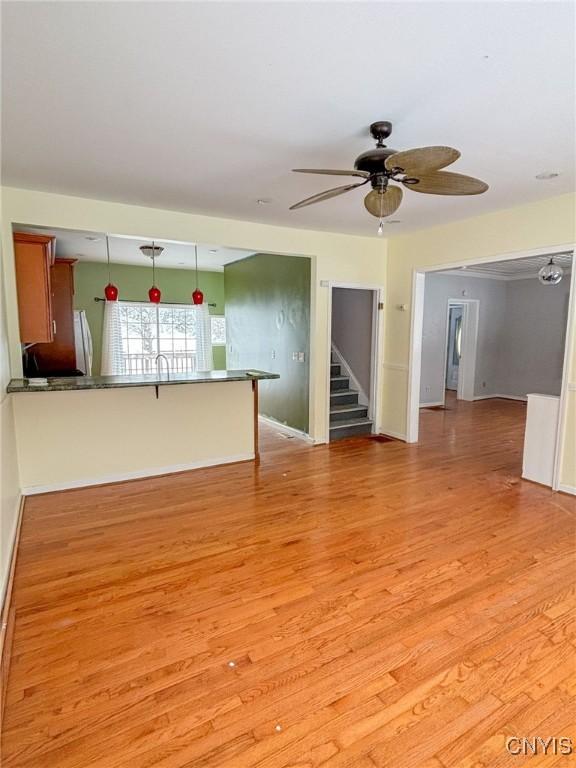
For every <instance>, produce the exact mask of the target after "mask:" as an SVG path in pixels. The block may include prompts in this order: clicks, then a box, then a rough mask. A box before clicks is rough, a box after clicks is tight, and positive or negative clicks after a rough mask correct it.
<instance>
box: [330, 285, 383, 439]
mask: <svg viewBox="0 0 576 768" xmlns="http://www.w3.org/2000/svg"><path fill="white" fill-rule="evenodd" d="M378 307H379V289H377V288H372V287H363V286H350V285H332V286H331V290H330V313H329V316H330V326H329V331H330V343H329V350H330V359H329V397H328V403H329V405H328V414H327V417H328V430H327V434H328V436H329V441H330V442H332V441H334V440H340V439H342V438H347V437H357V436H361V435H370V434H372V433H373V432H375V431H376V426H375V425H376V410H377V403H376V400H377V397H376V394H377V391H378V389H377V383H376V377H377V366H376V357H377V349H378Z"/></svg>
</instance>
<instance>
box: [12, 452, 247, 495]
mask: <svg viewBox="0 0 576 768" xmlns="http://www.w3.org/2000/svg"><path fill="white" fill-rule="evenodd" d="M254 458H255V457H254V453H241V454H238V455H237V456H227V457H225V458H217V459H204V460H202V461H191V462H189V463H187V464H173V465H172V466H168V467H152V468H150V469H142V470H137V471H136V472H122V473H119V474H117V475H104V476H103V477H91V478H90V477H87V478H83V479H82V480H68V481H64V482H61V483H50V484H49V485H29V486H25V487H24V488H23V489H22V494H23V495H24V496H36V495H37V494H39V493H54V492H56V491H71V490H74V489H75V488H90V487H92V486H97V485H112V484H114V483H125V482H129V481H130V480H142V479H143V478H146V477H161V476H162V475H175V474H177V473H179V472H189V471H190V470H192V469H207V468H208V467H221V466H223V465H224V464H239V463H240V462H244V461H254Z"/></svg>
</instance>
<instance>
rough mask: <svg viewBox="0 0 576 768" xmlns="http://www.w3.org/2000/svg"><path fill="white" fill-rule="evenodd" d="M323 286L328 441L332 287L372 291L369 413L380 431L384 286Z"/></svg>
mask: <svg viewBox="0 0 576 768" xmlns="http://www.w3.org/2000/svg"><path fill="white" fill-rule="evenodd" d="M322 285H323V287H326V288H328V328H327V333H328V335H327V344H326V348H327V353H328V354H327V360H326V393H327V395H326V413H325V424H326V441H325V442H327V443H329V442H330V361H331V359H332V289H333V288H351V289H353V290H360V291H372V297H373V299H372V344H371V347H370V354H371V356H372V366H371V367H372V371H371V376H370V395H369V396H370V405H369V410H368V415H369V417H370V418H371V419H372V432H378V430H379V428H380V397H379V392H380V355H379V350H380V334H381V328H380V325H381V323H380V314H382V315H383V314H384V313H383V312H382V313H380V310H379V309H378V305H379V304H380V303H382V304H383V302H384V288H383V286H381V285H374V284H371V283H341V282H338V281H332V280H329V281H326V282H324V281H323V283H322Z"/></svg>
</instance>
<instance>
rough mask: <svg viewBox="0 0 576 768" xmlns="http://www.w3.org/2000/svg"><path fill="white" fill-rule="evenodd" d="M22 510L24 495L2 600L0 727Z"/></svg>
mask: <svg viewBox="0 0 576 768" xmlns="http://www.w3.org/2000/svg"><path fill="white" fill-rule="evenodd" d="M23 511H24V496H20V501H19V502H18V517H17V522H16V532H15V534H14V541H13V542H12V552H11V553H10V570H9V572H8V582H7V584H6V592H5V593H4V602H3V604H2V619H1V621H2V624H1V626H0V727H1V726H2V722H3V720H4V702H5V700H6V691H7V689H8V674H9V672H10V658H11V655H12V640H13V637H14V620H15V617H16V609H15V608H13V607H12V589H13V586H14V573H15V571H16V559H17V557H18V547H19V544H20V530H21V528H22V515H23Z"/></svg>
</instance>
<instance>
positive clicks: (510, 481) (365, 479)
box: [2, 400, 576, 768]
mask: <svg viewBox="0 0 576 768" xmlns="http://www.w3.org/2000/svg"><path fill="white" fill-rule="evenodd" d="M523 422H524V405H523V404H521V403H515V402H508V401H500V400H494V401H489V400H486V401H481V402H477V403H474V404H469V403H459V404H458V405H457V406H456V404H455V403H454V402H453V401H449V404H448V410H444V411H439V410H429V411H423V412H422V442H421V444H419V445H417V446H407V445H405V444H403V443H400V442H378V441H377V440H373V439H365V438H359V439H352V440H347V441H341V442H338V443H335V444H333V445H332V446H330V447H324V446H322V447H316V448H313V447H309V446H307V445H306V444H304V443H302V442H299V441H297V440H295V439H286V438H284V437H281V436H278V435H276V434H274V433H271V432H269V431H263V433H262V442H261V451H262V454H261V455H262V460H261V464H260V466H255V465H254V464H250V463H247V464H239V465H235V466H227V467H221V468H213V469H208V470H198V471H195V472H189V473H186V474H181V475H173V476H170V477H165V478H160V479H158V478H157V479H150V480H139V481H136V482H131V483H126V484H124V485H117V486H110V487H102V488H95V489H85V490H77V491H68V492H65V493H56V494H52V495H46V496H43V497H33V498H30V499H29V500H28V501H27V503H26V508H25V514H24V522H23V528H22V540H21V551H20V555H19V559H18V565H17V570H16V577H15V594H14V600H15V605H16V609H17V620H16V629H15V640H14V648H13V657H12V666H11V672H10V678H9V686H8V695H7V709H6V715H5V721H4V731H3V742H2V748H3V763H2V765H3V766H4V768H13V767H14V766H18V767H22V768H31V767H32V766H34V767H36V766H38V768H40V767H41V768H51V767H54V768H56V766H57V768H96V767H98V768H147V767H149V766H154V767H155V768H192V767H194V768H208V767H212V768H221V767H222V766H226V768H252V767H253V766H254V767H255V766H258V768H288V767H289V766H290V767H291V768H296V767H297V768H318V766H322V767H323V768H352V766H354V768H374V766H391V767H392V766H393V767H394V768H442V767H444V768H452V766H458V767H459V768H481V767H482V766H484V767H487V766H490V767H491V768H492V767H493V768H497V767H498V766H524V765H525V766H528V768H532V766H544V765H546V766H556V765H558V766H561V765H568V764H569V763H570V760H572V759H574V758H570V757H563V756H561V755H559V754H558V755H556V756H552V755H548V756H544V755H543V754H542V752H541V751H540V752H539V753H538V755H537V756H534V755H531V753H529V754H528V755H519V756H511V755H509V754H508V753H507V751H506V747H505V742H506V738H507V737H508V736H520V737H523V736H527V737H530V738H533V737H536V736H541V737H543V738H546V737H549V736H557V737H560V736H570V737H572V738H573V739H574V744H575V745H576V733H575V729H574V725H573V724H574V722H575V720H576V709H575V706H576V697H575V694H576V669H575V662H574V658H575V644H576V640H575V637H576V618H575V616H574V613H573V610H572V609H573V607H574V605H573V594H574V570H575V569H574V566H575V559H574V542H575V539H574V534H575V532H576V526H575V520H576V516H575V513H576V499H574V498H572V497H568V496H565V495H562V494H553V493H552V492H551V491H549V490H547V489H545V488H542V487H540V486H537V485H533V484H530V483H526V482H523V481H521V480H520V479H519V473H520V466H521V440H522V431H523Z"/></svg>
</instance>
